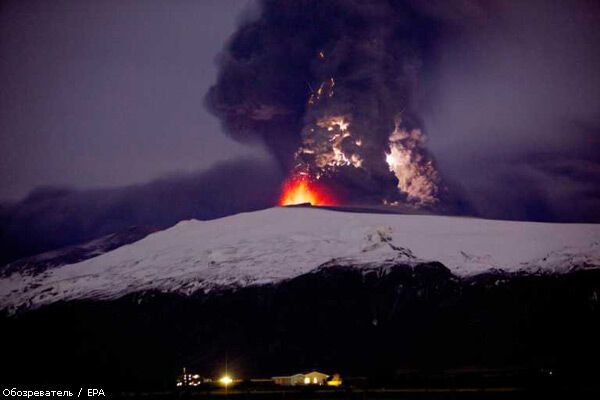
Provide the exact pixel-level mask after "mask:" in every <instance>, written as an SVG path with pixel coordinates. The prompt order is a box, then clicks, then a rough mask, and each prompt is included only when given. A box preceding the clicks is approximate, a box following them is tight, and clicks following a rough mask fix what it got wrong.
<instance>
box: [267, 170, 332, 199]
mask: <svg viewBox="0 0 600 400" xmlns="http://www.w3.org/2000/svg"><path fill="white" fill-rule="evenodd" d="M303 203H310V204H312V205H313V206H324V205H333V204H335V200H334V199H333V196H331V195H330V194H329V193H328V192H327V191H326V190H325V189H323V188H322V187H320V186H319V185H317V184H315V183H314V182H312V181H311V180H310V179H309V178H307V177H305V176H300V177H298V176H296V177H292V178H289V179H288V180H286V182H285V183H284V185H283V190H282V191H281V197H280V198H279V205H280V206H289V205H293V204H303Z"/></svg>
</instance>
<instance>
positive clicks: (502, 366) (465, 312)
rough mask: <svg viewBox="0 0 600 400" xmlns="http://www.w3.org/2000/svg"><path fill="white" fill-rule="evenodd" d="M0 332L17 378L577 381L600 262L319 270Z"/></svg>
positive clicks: (589, 353) (112, 304) (587, 367)
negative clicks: (306, 376)
mask: <svg viewBox="0 0 600 400" xmlns="http://www.w3.org/2000/svg"><path fill="white" fill-rule="evenodd" d="M0 331H1V332H2V341H3V351H2V363H1V365H2V367H1V368H2V370H1V371H0V372H1V374H2V375H1V376H2V381H5V382H12V383H27V382H36V383H44V382H48V383H58V382H65V383H74V382H87V383H92V382H93V383H99V384H102V385H104V386H105V387H111V388H120V389H128V388H144V389H145V390H160V389H165V388H172V386H173V385H174V382H175V378H176V376H177V374H178V373H179V371H180V369H181V368H182V367H183V366H186V367H187V368H188V369H189V370H193V371H197V372H198V373H201V374H203V375H207V376H214V375H217V374H220V373H222V371H223V370H224V368H225V363H226V362H227V364H228V369H229V370H230V371H231V373H232V374H235V376H237V377H241V378H250V377H269V376H272V375H278V374H279V375H280V374H287V373H294V372H301V371H304V370H307V369H312V368H317V369H320V370H324V371H326V372H339V373H341V374H342V376H344V377H365V378H367V380H369V381H371V382H395V383H397V384H403V383H404V384H407V385H411V384H412V385H414V384H417V383H418V382H420V383H423V381H425V382H427V381H428V380H429V382H432V380H435V379H441V380H442V381H445V382H446V384H449V383H452V382H457V381H456V380H457V379H458V378H457V377H460V376H470V377H471V378H469V379H471V380H474V382H475V384H478V383H477V382H479V383H481V384H483V383H482V382H484V381H485V382H488V381H489V382H491V384H494V382H495V384H498V382H499V381H502V380H505V381H509V383H510V384H513V385H514V384H519V385H527V384H532V383H533V382H538V381H539V379H542V380H543V382H544V385H547V384H549V383H552V384H560V385H573V386H576V387H583V386H589V385H597V384H598V383H597V382H596V381H595V380H594V379H595V378H596V377H597V376H598V374H599V373H600V363H599V362H598V360H600V345H599V342H598V338H599V337H600V270H579V271H573V272H571V273H568V274H541V275H532V274H522V273H521V274H507V273H501V272H498V273H494V272H491V273H487V274H484V275H479V276H475V277H471V278H458V277H456V276H455V275H453V274H452V273H451V272H450V271H449V270H448V269H447V268H445V267H444V266H443V265H441V264H439V263H424V264H420V265H418V266H416V267H409V266H405V265H395V266H392V267H381V268H370V269H364V268H363V269H360V268H352V267H347V266H337V267H336V266H328V267H326V268H320V269H318V270H316V271H314V272H311V273H308V274H304V275H301V276H298V277H296V278H293V279H290V280H286V281H283V282H281V283H279V284H271V285H263V286H249V287H245V288H240V289H235V290H234V289H231V290H223V291H213V292H209V293H202V294H201V293H197V294H194V295H192V296H183V295H180V294H175V293H170V294H168V293H167V294H165V293H158V292H144V293H136V294H130V295H127V296H125V297H123V298H120V299H116V300H109V301H91V300H85V301H71V302H58V303H55V304H52V305H48V306H44V307H41V308H39V309H35V310H31V311H28V312H24V313H20V314H17V315H14V316H8V315H4V316H3V317H2V318H1V319H0ZM490 380H491V381H490ZM511 380H512V381H511ZM489 382H488V383H489Z"/></svg>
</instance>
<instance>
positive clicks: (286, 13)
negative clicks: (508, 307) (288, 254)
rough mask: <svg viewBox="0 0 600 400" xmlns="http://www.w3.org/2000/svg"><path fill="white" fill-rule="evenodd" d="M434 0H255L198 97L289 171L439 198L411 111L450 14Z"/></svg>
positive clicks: (412, 198)
mask: <svg viewBox="0 0 600 400" xmlns="http://www.w3.org/2000/svg"><path fill="white" fill-rule="evenodd" d="M442 8H443V7H438V8H434V9H433V10H432V9H431V8H425V7H423V6H422V5H420V4H419V3H415V2H412V1H402V0H397V1H394V0H379V1H367V2H365V1H348V0H326V1H323V0H303V1H297V0H283V1H272V0H264V1H262V2H261V3H260V17H259V18H258V19H252V20H249V21H246V22H245V23H243V24H242V25H241V26H240V27H239V29H238V31H237V32H236V33H235V34H234V35H233V37H232V38H231V40H230V41H229V43H228V44H227V46H226V49H225V50H224V51H223V53H222V54H221V56H220V60H219V63H220V72H219V76H218V80H217V83H216V84H215V85H214V86H213V87H212V88H211V89H210V91H209V92H208V94H207V97H206V103H207V106H208V108H209V110H210V111H211V112H212V113H214V114H215V115H217V116H218V117H219V118H220V119H221V121H222V123H223V126H224V128H225V131H226V132H228V134H229V135H230V136H231V137H233V138H235V139H237V140H239V141H253V140H254V141H262V142H264V143H265V144H266V145H267V146H268V147H269V148H270V149H271V151H272V153H273V154H274V155H275V156H276V157H277V159H278V160H279V162H280V164H281V165H282V167H283V168H284V169H285V170H287V171H289V175H290V176H298V175H301V176H306V177H308V178H309V179H312V180H320V181H322V182H326V184H327V186H328V187H331V188H334V190H335V191H336V193H337V194H338V196H340V197H341V198H343V200H344V201H347V202H354V203H356V202H367V201H368V202H372V201H376V202H379V203H381V202H385V203H390V204H397V203H404V204H413V205H415V206H417V207H433V206H436V205H439V204H443V203H445V204H448V203H449V199H450V197H449V194H448V190H447V185H446V184H445V183H444V182H443V181H442V177H441V175H440V173H439V172H438V170H437V167H436V165H435V162H434V160H433V157H432V156H431V155H430V154H429V152H428V151H427V149H426V147H425V140H424V135H423V133H422V132H423V130H424V129H423V123H422V121H421V118H420V116H419V115H418V112H417V109H418V102H419V96H420V82H421V77H422V74H423V69H424V67H425V66H427V64H428V63H429V62H430V61H431V59H432V58H435V46H436V41H437V40H438V35H439V32H441V31H442V30H443V29H444V27H445V26H446V25H447V24H449V22H448V15H449V12H448V11H447V10H442ZM452 11H453V13H454V14H452V15H453V16H454V17H455V18H454V20H455V19H456V18H463V17H464V16H463V15H462V14H461V10H460V9H453V10H452Z"/></svg>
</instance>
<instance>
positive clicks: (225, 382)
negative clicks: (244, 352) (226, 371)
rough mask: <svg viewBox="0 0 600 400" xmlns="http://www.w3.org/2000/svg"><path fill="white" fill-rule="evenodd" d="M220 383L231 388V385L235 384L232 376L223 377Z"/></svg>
mask: <svg viewBox="0 0 600 400" xmlns="http://www.w3.org/2000/svg"><path fill="white" fill-rule="evenodd" d="M219 382H220V383H221V385H223V386H229V385H231V384H232V383H233V379H231V377H230V376H228V375H225V376H224V377H222V378H221V379H219Z"/></svg>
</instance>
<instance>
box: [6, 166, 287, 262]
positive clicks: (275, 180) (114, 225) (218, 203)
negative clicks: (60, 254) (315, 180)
mask: <svg viewBox="0 0 600 400" xmlns="http://www.w3.org/2000/svg"><path fill="white" fill-rule="evenodd" d="M281 180H282V176H281V173H280V172H279V169H278V168H277V167H276V166H274V165H273V164H272V163H269V162H264V161H254V160H237V161H231V162H227V163H221V164H217V165H216V166H214V167H213V168H211V169H209V170H208V171H203V172H198V173H190V174H182V175H173V176H170V177H166V178H163V179H159V180H156V181H152V182H150V183H146V184H141V185H135V186H127V187H122V188H115V189H103V190H73V189H61V188H40V189H37V190H35V191H33V192H32V193H31V194H30V195H29V196H27V197H26V198H25V199H23V200H22V201H19V202H17V203H14V204H5V205H3V206H1V207H0V263H6V262H8V261H11V260H15V259H17V258H20V257H24V256H28V255H32V254H37V253H40V252H43V251H47V250H50V249H54V248H59V247H63V246H67V245H72V244H76V243H81V242H85V241H88V240H91V239H95V238H97V237H100V236H103V235H106V234H109V233H113V232H118V231H122V230H124V229H126V228H128V227H131V226H140V225H143V226H154V227H157V228H166V227H169V226H171V225H173V224H175V223H177V222H178V221H181V220H185V219H191V218H195V219H201V220H206V219H212V218H219V217H223V216H226V215H230V214H234V213H238V212H243V211H252V210H258V209H262V208H266V207H270V206H272V205H273V204H275V203H276V201H277V196H278V195H279V187H280V184H281Z"/></svg>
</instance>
